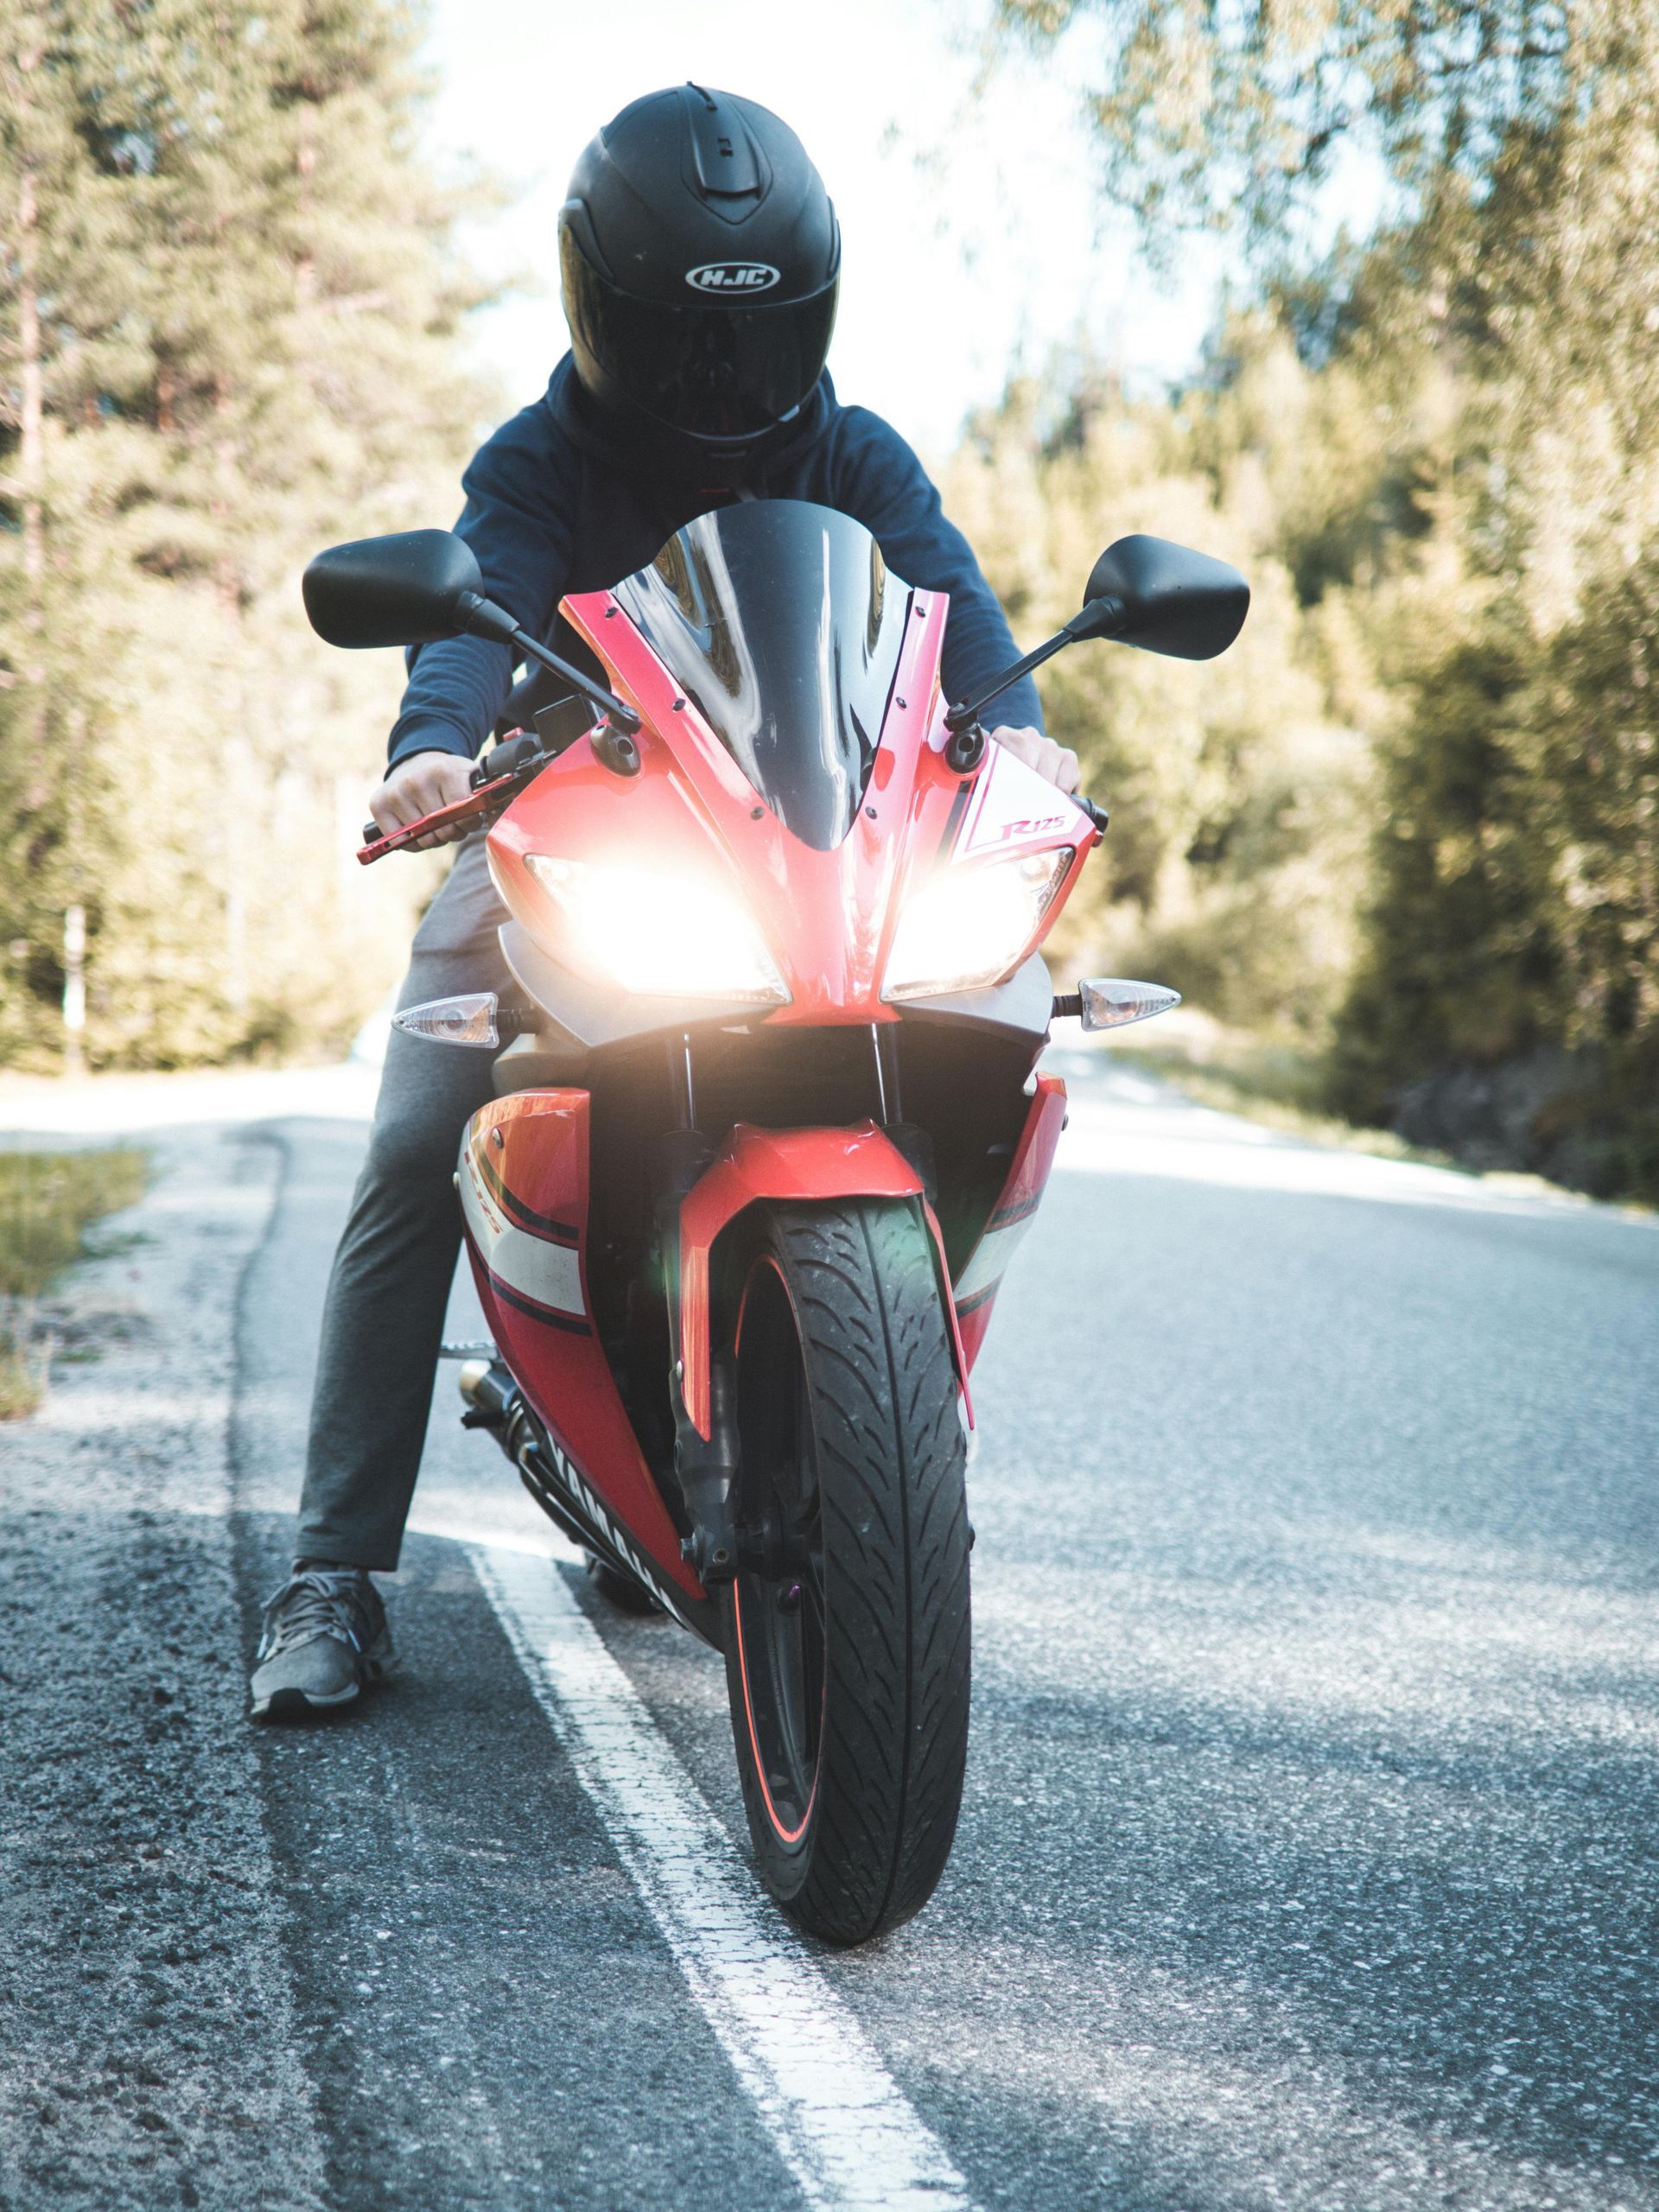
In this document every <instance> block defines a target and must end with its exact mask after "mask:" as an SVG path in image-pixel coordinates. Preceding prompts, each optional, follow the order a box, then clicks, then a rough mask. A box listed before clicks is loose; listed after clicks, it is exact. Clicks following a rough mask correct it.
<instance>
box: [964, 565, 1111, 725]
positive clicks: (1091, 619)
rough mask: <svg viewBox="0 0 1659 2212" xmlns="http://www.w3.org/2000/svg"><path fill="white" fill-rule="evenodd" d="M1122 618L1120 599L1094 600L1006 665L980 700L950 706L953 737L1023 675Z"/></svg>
mask: <svg viewBox="0 0 1659 2212" xmlns="http://www.w3.org/2000/svg"><path fill="white" fill-rule="evenodd" d="M1122 619H1123V604H1122V601H1121V600H1116V599H1091V600H1090V602H1089V604H1088V605H1087V607H1084V609H1083V611H1082V612H1081V613H1077V614H1074V615H1073V616H1072V617H1071V620H1070V621H1069V622H1068V623H1067V624H1066V626H1065V628H1064V629H1063V630H1057V631H1056V632H1054V635H1053V636H1052V638H1046V639H1044V640H1043V642H1042V644H1041V645H1038V646H1035V647H1034V648H1033V650H1032V651H1031V652H1028V653H1027V655H1026V657H1025V658H1024V659H1023V660H1017V661H1015V663H1014V666H1013V667H1012V668H1005V669H1004V670H1003V671H1002V673H1001V676H999V677H997V679H996V681H995V683H993V684H992V686H991V688H990V690H988V691H982V692H981V694H980V696H978V698H977V699H975V700H973V701H971V702H968V701H964V702H963V703H962V704H961V705H960V706H956V707H947V708H946V709H945V710H944V726H945V728H946V729H948V730H949V731H950V734H951V735H952V737H955V736H957V734H959V733H960V732H961V731H963V730H967V729H971V728H973V726H974V724H975V723H976V721H978V720H979V717H980V715H981V714H982V712H983V710H984V709H986V708H987V707H988V706H989V705H990V703H991V702H992V700H993V699H1000V698H1001V696H1002V694H1003V693H1004V692H1005V691H1007V690H1009V689H1011V687H1012V686H1013V685H1014V684H1016V683H1019V681H1020V678H1021V677H1025V676H1029V675H1030V674H1031V673H1032V671H1033V670H1034V669H1039V668H1040V667H1041V666H1042V664H1043V663H1044V662H1045V661H1046V660H1052V659H1053V658H1054V656H1055V654H1056V653H1058V652H1063V651H1064V649H1065V647H1066V646H1067V645H1077V643H1078V642H1079V641H1080V640H1081V639H1084V638H1109V637H1110V636H1111V634H1112V632H1113V631H1114V630H1115V629H1116V626H1117V625H1118V624H1119V623H1120V622H1121V621H1122Z"/></svg>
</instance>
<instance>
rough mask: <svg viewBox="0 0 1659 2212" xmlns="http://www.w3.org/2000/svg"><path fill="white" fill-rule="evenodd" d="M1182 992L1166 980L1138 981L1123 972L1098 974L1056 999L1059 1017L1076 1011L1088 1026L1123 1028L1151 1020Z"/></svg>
mask: <svg viewBox="0 0 1659 2212" xmlns="http://www.w3.org/2000/svg"><path fill="white" fill-rule="evenodd" d="M1180 1002H1181V995H1180V993H1179V991H1172V990H1171V989H1170V988H1169V987H1168V985H1167V984H1166V983H1137V982H1131V981H1130V980H1129V979H1128V977H1127V976H1093V977H1091V978H1090V981H1088V982H1083V983H1079V984H1078V985H1077V989H1076V990H1075V991H1066V992H1063V993H1062V994H1061V995H1059V996H1058V998H1057V999H1056V1000H1055V1001H1054V1013H1055V1016H1056V1018H1057V1019H1058V1018H1061V1017H1063V1016H1065V1015H1066V1014H1072V1015H1075V1016H1076V1017H1077V1019H1078V1020H1081V1021H1082V1023H1083V1026H1084V1028H1085V1029H1122V1027H1124V1026H1125V1024H1126V1023H1128V1022H1131V1021H1150V1020H1151V1019H1152V1017H1153V1015H1154V1014H1167V1013H1168V1012H1169V1009H1170V1008H1171V1007H1173V1006H1179V1004H1180Z"/></svg>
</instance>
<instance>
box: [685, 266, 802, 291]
mask: <svg viewBox="0 0 1659 2212" xmlns="http://www.w3.org/2000/svg"><path fill="white" fill-rule="evenodd" d="M685 281H686V283H688V284H689V285H690V287H691V289H692V290H693V291H694V292H745V293H747V292H769V291H770V290H771V289H772V286H773V285H774V284H776V283H779V282H780V281H781V280H780V277H779V271H778V270H775V269H774V268H773V267H772V264H771V263H770V262H769V261H705V262H703V263H702V264H700V265H699V266H698V267H697V268H696V269H688V270H686V272H685Z"/></svg>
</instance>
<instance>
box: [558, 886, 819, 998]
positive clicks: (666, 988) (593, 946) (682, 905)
mask: <svg viewBox="0 0 1659 2212" xmlns="http://www.w3.org/2000/svg"><path fill="white" fill-rule="evenodd" d="M524 866H525V867H526V868H528V869H529V870H530V873H531V875H532V876H533V877H534V878H535V880H536V881H537V883H538V884H540V886H541V887H542V888H543V891H545V892H546V893H547V894H548V897H549V899H550V901H551V902H552V905H553V907H554V909H555V911H556V913H557V915H558V918H559V923H560V936H559V939H558V943H557V945H556V948H555V949H556V950H557V953H558V955H559V957H560V958H562V959H563V961H564V962H565V963H567V965H569V967H572V968H574V969H575V970H576V972H577V973H578V974H579V975H582V976H589V977H591V978H592V980H593V981H594V982H601V983H613V984H616V985H618V986H620V988H621V989H623V990H625V991H638V992H640V993H641V994H649V995H651V996H652V997H656V998H688V999H743V1000H747V1001H752V1002H753V1004H755V1005H757V1006H782V1005H785V1003H786V1002H787V1001H788V998H789V992H788V990H787V989H786V988H785V984H784V979H783V977H782V976H780V975H779V972H778V967H777V963H776V962H775V961H774V960H773V959H772V955H771V954H770V953H769V952H768V951H767V950H766V944H765V941H764V940H763V938H761V935H760V931H759V930H758V929H757V928H756V926H755V925H754V922H753V918H752V917H751V916H750V915H749V914H748V913H747V912H746V911H745V909H744V907H743V906H742V905H741V903H740V901H739V900H738V899H734V897H733V896H732V895H731V894H730V893H728V892H725V891H721V890H720V889H718V888H717V887H715V886H714V885H712V884H708V883H702V882H698V881H696V880H695V879H687V878H683V877H679V876H676V875H673V874H665V873H662V872H659V871H658V870H655V869H646V868H613V867H608V866H601V865H593V864H590V863H588V861H562V860H555V859H553V858H552V857H551V856H550V855H548V854H545V853H526V855H524Z"/></svg>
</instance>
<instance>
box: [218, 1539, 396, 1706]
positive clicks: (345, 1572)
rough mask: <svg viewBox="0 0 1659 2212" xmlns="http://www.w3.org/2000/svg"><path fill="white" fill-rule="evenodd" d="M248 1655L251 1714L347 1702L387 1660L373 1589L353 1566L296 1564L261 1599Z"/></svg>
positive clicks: (381, 1608)
mask: <svg viewBox="0 0 1659 2212" xmlns="http://www.w3.org/2000/svg"><path fill="white" fill-rule="evenodd" d="M256 1656H257V1662H258V1663H257V1666H256V1667H255V1668H254V1670H253V1681H252V1684H251V1689H252V1698H253V1701H252V1706H251V1713H252V1717H253V1719H256V1720H298V1719H303V1718H304V1717H305V1715H306V1714H307V1713H314V1712H319V1711H326V1710H327V1708H329V1707H333V1706H337V1705H349V1704H350V1703H351V1702H352V1700H353V1698H355V1697H356V1696H357V1695H358V1694H359V1692H360V1691H362V1690H363V1689H364V1688H366V1687H367V1685H368V1684H369V1683H371V1682H378V1681H379V1680H380V1678H381V1676H382V1675H385V1672H386V1670H387V1669H388V1668H389V1667H390V1666H391V1632H390V1630H388V1629H387V1627H386V1609H385V1605H382V1603H381V1602H380V1592H378V1590H377V1589H376V1588H375V1586H374V1585H373V1583H372V1582H371V1581H370V1580H369V1578H368V1575H367V1573H365V1571H364V1569H363V1568H362V1567H311V1566H307V1565H304V1564H302V1565H300V1566H298V1567H296V1568H295V1570H294V1572H293V1573H292V1575H291V1576H290V1577H289V1580H287V1581H286V1582H285V1583H284V1584H283V1586H282V1588H281V1589H280V1590H279V1591H278V1592H277V1595H276V1596H275V1597H274V1598H273V1599H271V1601H270V1604H269V1605H267V1606H266V1607H265V1626H264V1634H263V1635H262V1636H261V1637H260V1638H259V1649H258V1652H257V1655H256Z"/></svg>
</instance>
